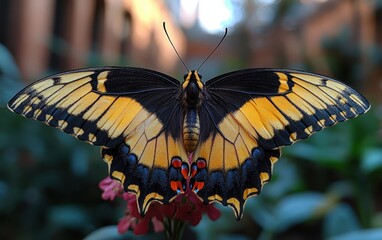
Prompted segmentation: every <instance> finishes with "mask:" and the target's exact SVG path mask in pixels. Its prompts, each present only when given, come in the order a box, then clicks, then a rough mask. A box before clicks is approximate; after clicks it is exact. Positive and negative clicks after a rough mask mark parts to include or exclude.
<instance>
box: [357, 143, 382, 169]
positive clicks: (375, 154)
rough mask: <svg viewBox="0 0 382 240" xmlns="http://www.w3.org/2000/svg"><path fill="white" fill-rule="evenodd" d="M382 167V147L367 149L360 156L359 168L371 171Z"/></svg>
mask: <svg viewBox="0 0 382 240" xmlns="http://www.w3.org/2000/svg"><path fill="white" fill-rule="evenodd" d="M381 167H382V149H380V148H371V149H367V150H366V151H365V152H364V153H363V156H362V162H361V169H362V170H363V171H364V172H366V173H371V172H373V171H375V170H377V169H378V168H381Z"/></svg>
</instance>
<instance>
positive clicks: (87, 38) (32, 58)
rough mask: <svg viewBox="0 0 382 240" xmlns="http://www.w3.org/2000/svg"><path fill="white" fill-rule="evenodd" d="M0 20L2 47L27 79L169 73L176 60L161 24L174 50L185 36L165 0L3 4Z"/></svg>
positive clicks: (44, 0)
mask: <svg viewBox="0 0 382 240" xmlns="http://www.w3.org/2000/svg"><path fill="white" fill-rule="evenodd" d="M0 16H1V21H2V24H1V25H0V32H1V34H0V42H3V43H5V45H6V46H8V47H9V49H10V51H11V52H12V54H13V55H14V57H15V59H16V62H17V64H18V66H19V67H20V70H21V73H22V76H23V77H24V78H25V79H28V80H30V79H33V78H35V77H37V76H41V74H42V73H43V72H44V71H47V70H48V69H58V70H66V69H73V68H79V67H84V66H89V65H121V64H123V63H126V62H129V63H132V64H134V65H139V66H141V67H150V68H154V69H157V70H163V71H167V72H169V71H172V70H173V69H174V67H175V66H176V65H177V64H178V61H179V60H178V58H177V56H176V55H175V52H174V51H173V49H172V47H171V45H170V44H169V43H168V40H167V38H166V36H165V34H164V31H163V29H162V22H164V21H165V22H166V25H167V28H168V31H169V33H170V35H171V39H172V41H173V42H174V43H175V44H176V47H177V50H178V51H179V52H180V53H181V54H182V53H183V52H184V50H185V38H184V36H183V33H182V31H181V30H180V29H179V28H178V27H177V26H176V25H175V24H174V23H173V21H172V20H171V17H170V12H169V10H168V9H167V7H166V5H165V3H164V1H154V0H147V1H140V0H125V1H124V0H87V1H76V0H38V1H31V0H19V1H1V3H0Z"/></svg>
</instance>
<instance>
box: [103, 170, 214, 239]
mask: <svg viewBox="0 0 382 240" xmlns="http://www.w3.org/2000/svg"><path fill="white" fill-rule="evenodd" d="M99 186H100V188H101V189H102V190H103V193H102V198H103V199H105V200H114V199H115V197H120V198H123V199H124V200H125V201H126V203H127V207H126V211H125V216H124V217H123V218H122V219H121V220H120V221H119V223H118V232H119V233H124V232H126V231H128V230H129V229H132V230H133V231H134V234H136V235H139V234H145V233H147V232H148V231H149V228H150V225H152V228H153V230H154V231H155V232H162V231H164V230H165V225H164V223H163V221H164V220H165V218H167V219H169V220H180V221H182V222H188V223H189V224H191V225H192V226H196V225H198V224H199V222H200V220H201V219H202V215H203V214H204V213H207V215H208V217H209V218H210V219H211V220H213V221H215V220H217V219H218V218H219V217H220V215H221V213H220V211H219V210H218V209H217V208H216V207H215V206H213V205H212V204H209V205H206V204H204V203H203V202H202V201H201V200H200V199H199V198H198V197H197V196H196V194H195V193H194V192H193V191H192V190H190V189H187V191H186V192H185V193H183V194H179V195H178V196H177V197H176V198H175V199H174V201H172V202H171V203H169V204H166V205H162V204H160V203H158V202H153V203H151V204H150V207H149V209H148V210H147V212H146V214H145V216H143V217H142V216H141V215H140V214H139V212H138V205H137V200H136V196H135V194H133V193H128V192H125V193H124V192H123V189H122V186H121V184H120V183H119V182H117V181H114V180H112V179H111V178H110V177H106V178H105V179H104V180H102V181H101V182H100V184H99Z"/></svg>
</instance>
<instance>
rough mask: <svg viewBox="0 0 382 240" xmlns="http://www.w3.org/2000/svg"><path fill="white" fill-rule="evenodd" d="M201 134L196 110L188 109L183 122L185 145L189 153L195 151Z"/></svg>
mask: <svg viewBox="0 0 382 240" xmlns="http://www.w3.org/2000/svg"><path fill="white" fill-rule="evenodd" d="M199 134H200V124H199V116H198V113H197V112H196V109H192V108H191V109H188V111H187V113H186V116H185V117H184V122H183V144H184V147H185V148H186V150H187V152H189V153H191V152H193V151H195V149H196V147H197V145H198V142H199Z"/></svg>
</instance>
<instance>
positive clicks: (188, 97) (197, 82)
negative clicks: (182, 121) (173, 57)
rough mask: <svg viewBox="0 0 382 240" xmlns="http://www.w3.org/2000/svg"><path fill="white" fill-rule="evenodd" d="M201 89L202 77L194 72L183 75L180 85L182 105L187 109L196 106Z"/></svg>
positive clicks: (202, 86) (202, 85) (198, 102)
mask: <svg viewBox="0 0 382 240" xmlns="http://www.w3.org/2000/svg"><path fill="white" fill-rule="evenodd" d="M203 88H204V83H203V82H202V75H200V74H199V73H198V72H197V71H196V70H192V71H189V72H188V73H187V74H185V75H184V82H183V83H182V90H183V101H184V103H185V104H186V105H187V106H189V107H196V106H198V105H199V104H200V100H201V98H202V90H203Z"/></svg>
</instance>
